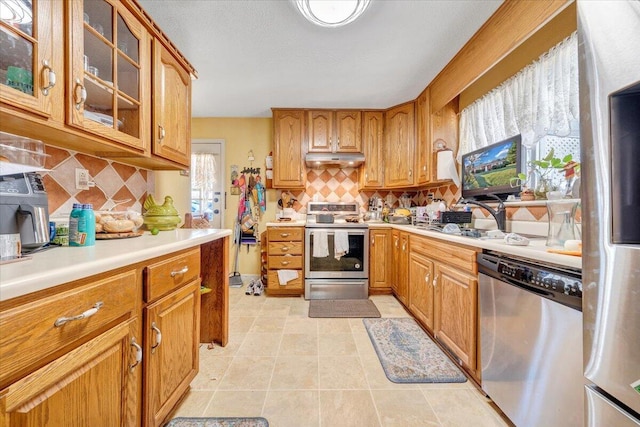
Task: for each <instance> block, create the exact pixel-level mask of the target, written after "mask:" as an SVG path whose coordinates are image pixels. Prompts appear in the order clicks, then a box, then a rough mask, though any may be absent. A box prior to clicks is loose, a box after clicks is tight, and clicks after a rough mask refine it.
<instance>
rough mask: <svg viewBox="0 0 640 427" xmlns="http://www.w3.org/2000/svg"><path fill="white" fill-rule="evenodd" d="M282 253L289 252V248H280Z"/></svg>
mask: <svg viewBox="0 0 640 427" xmlns="http://www.w3.org/2000/svg"><path fill="white" fill-rule="evenodd" d="M280 250H281V251H282V252H287V251H288V250H289V246H283V247H281V248H280Z"/></svg>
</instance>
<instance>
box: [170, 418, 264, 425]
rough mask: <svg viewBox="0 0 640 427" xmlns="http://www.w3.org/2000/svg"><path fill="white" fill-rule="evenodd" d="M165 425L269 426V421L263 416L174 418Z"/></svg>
mask: <svg viewBox="0 0 640 427" xmlns="http://www.w3.org/2000/svg"><path fill="white" fill-rule="evenodd" d="M165 427H269V422H268V421H267V420H266V419H264V418H262V417H257V418H245V417H229V418H226V417H224V418H223V417H216V418H174V419H172V420H171V421H169V422H168V423H167V424H165Z"/></svg>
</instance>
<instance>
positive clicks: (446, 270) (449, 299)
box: [434, 264, 478, 370]
mask: <svg viewBox="0 0 640 427" xmlns="http://www.w3.org/2000/svg"><path fill="white" fill-rule="evenodd" d="M435 274H436V276H435V284H436V288H437V289H438V291H437V292H436V295H437V302H436V304H435V307H436V312H435V324H434V335H435V336H436V338H437V339H438V340H440V341H441V342H442V343H444V344H445V345H446V346H447V347H448V348H449V349H450V350H451V351H453V353H455V355H456V356H457V357H458V358H460V361H461V362H462V363H463V364H464V365H465V366H467V367H468V368H469V369H471V370H475V369H476V360H477V358H476V342H477V328H478V323H477V322H478V320H477V307H478V279H477V276H475V277H474V276H472V275H470V274H466V273H463V272H460V271H458V270H457V269H455V268H452V267H450V266H448V265H444V264H436V266H435Z"/></svg>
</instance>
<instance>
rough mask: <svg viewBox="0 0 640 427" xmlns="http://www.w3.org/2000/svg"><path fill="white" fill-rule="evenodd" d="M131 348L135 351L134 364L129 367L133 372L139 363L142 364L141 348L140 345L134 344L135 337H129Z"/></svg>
mask: <svg viewBox="0 0 640 427" xmlns="http://www.w3.org/2000/svg"><path fill="white" fill-rule="evenodd" d="M131 346H132V347H135V349H136V363H134V364H133V365H130V366H129V369H130V370H131V372H133V370H134V369H135V367H136V366H138V365H139V364H140V362H142V347H140V344H138V343H137V342H136V339H135V337H131Z"/></svg>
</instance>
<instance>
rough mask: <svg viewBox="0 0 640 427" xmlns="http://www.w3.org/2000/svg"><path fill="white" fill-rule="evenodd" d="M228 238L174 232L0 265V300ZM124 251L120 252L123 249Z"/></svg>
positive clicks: (221, 233) (210, 232) (214, 232)
mask: <svg viewBox="0 0 640 427" xmlns="http://www.w3.org/2000/svg"><path fill="white" fill-rule="evenodd" d="M230 235H231V230H228V229H177V230H173V231H164V232H161V233H160V234H159V235H158V236H152V235H151V234H149V233H145V234H144V235H143V236H141V237H138V238H134V239H122V240H108V241H100V242H96V246H91V247H84V248H71V247H61V248H54V249H51V250H48V251H44V252H41V253H37V254H33V255H32V256H31V259H30V260H27V261H21V262H16V263H12V264H5V265H2V266H0V301H5V300H9V299H12V298H16V297H19V296H23V295H27V294H30V293H33V292H38V291H42V290H45V289H48V288H52V287H54V286H58V285H62V284H64V283H68V282H72V281H74V280H80V279H83V278H86V277H90V276H93V275H96V274H100V273H104V272H106V271H110V270H115V269H118V268H122V267H126V266H127V265H133V264H136V263H138V262H142V261H145V260H148V259H152V258H157V257H160V256H163V255H167V254H169V253H172V252H177V251H180V250H183V249H188V248H191V247H195V246H199V245H201V244H203V243H208V242H211V241H214V240H217V239H221V238H224V237H226V236H230ZM123 249H124V250H123Z"/></svg>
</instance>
